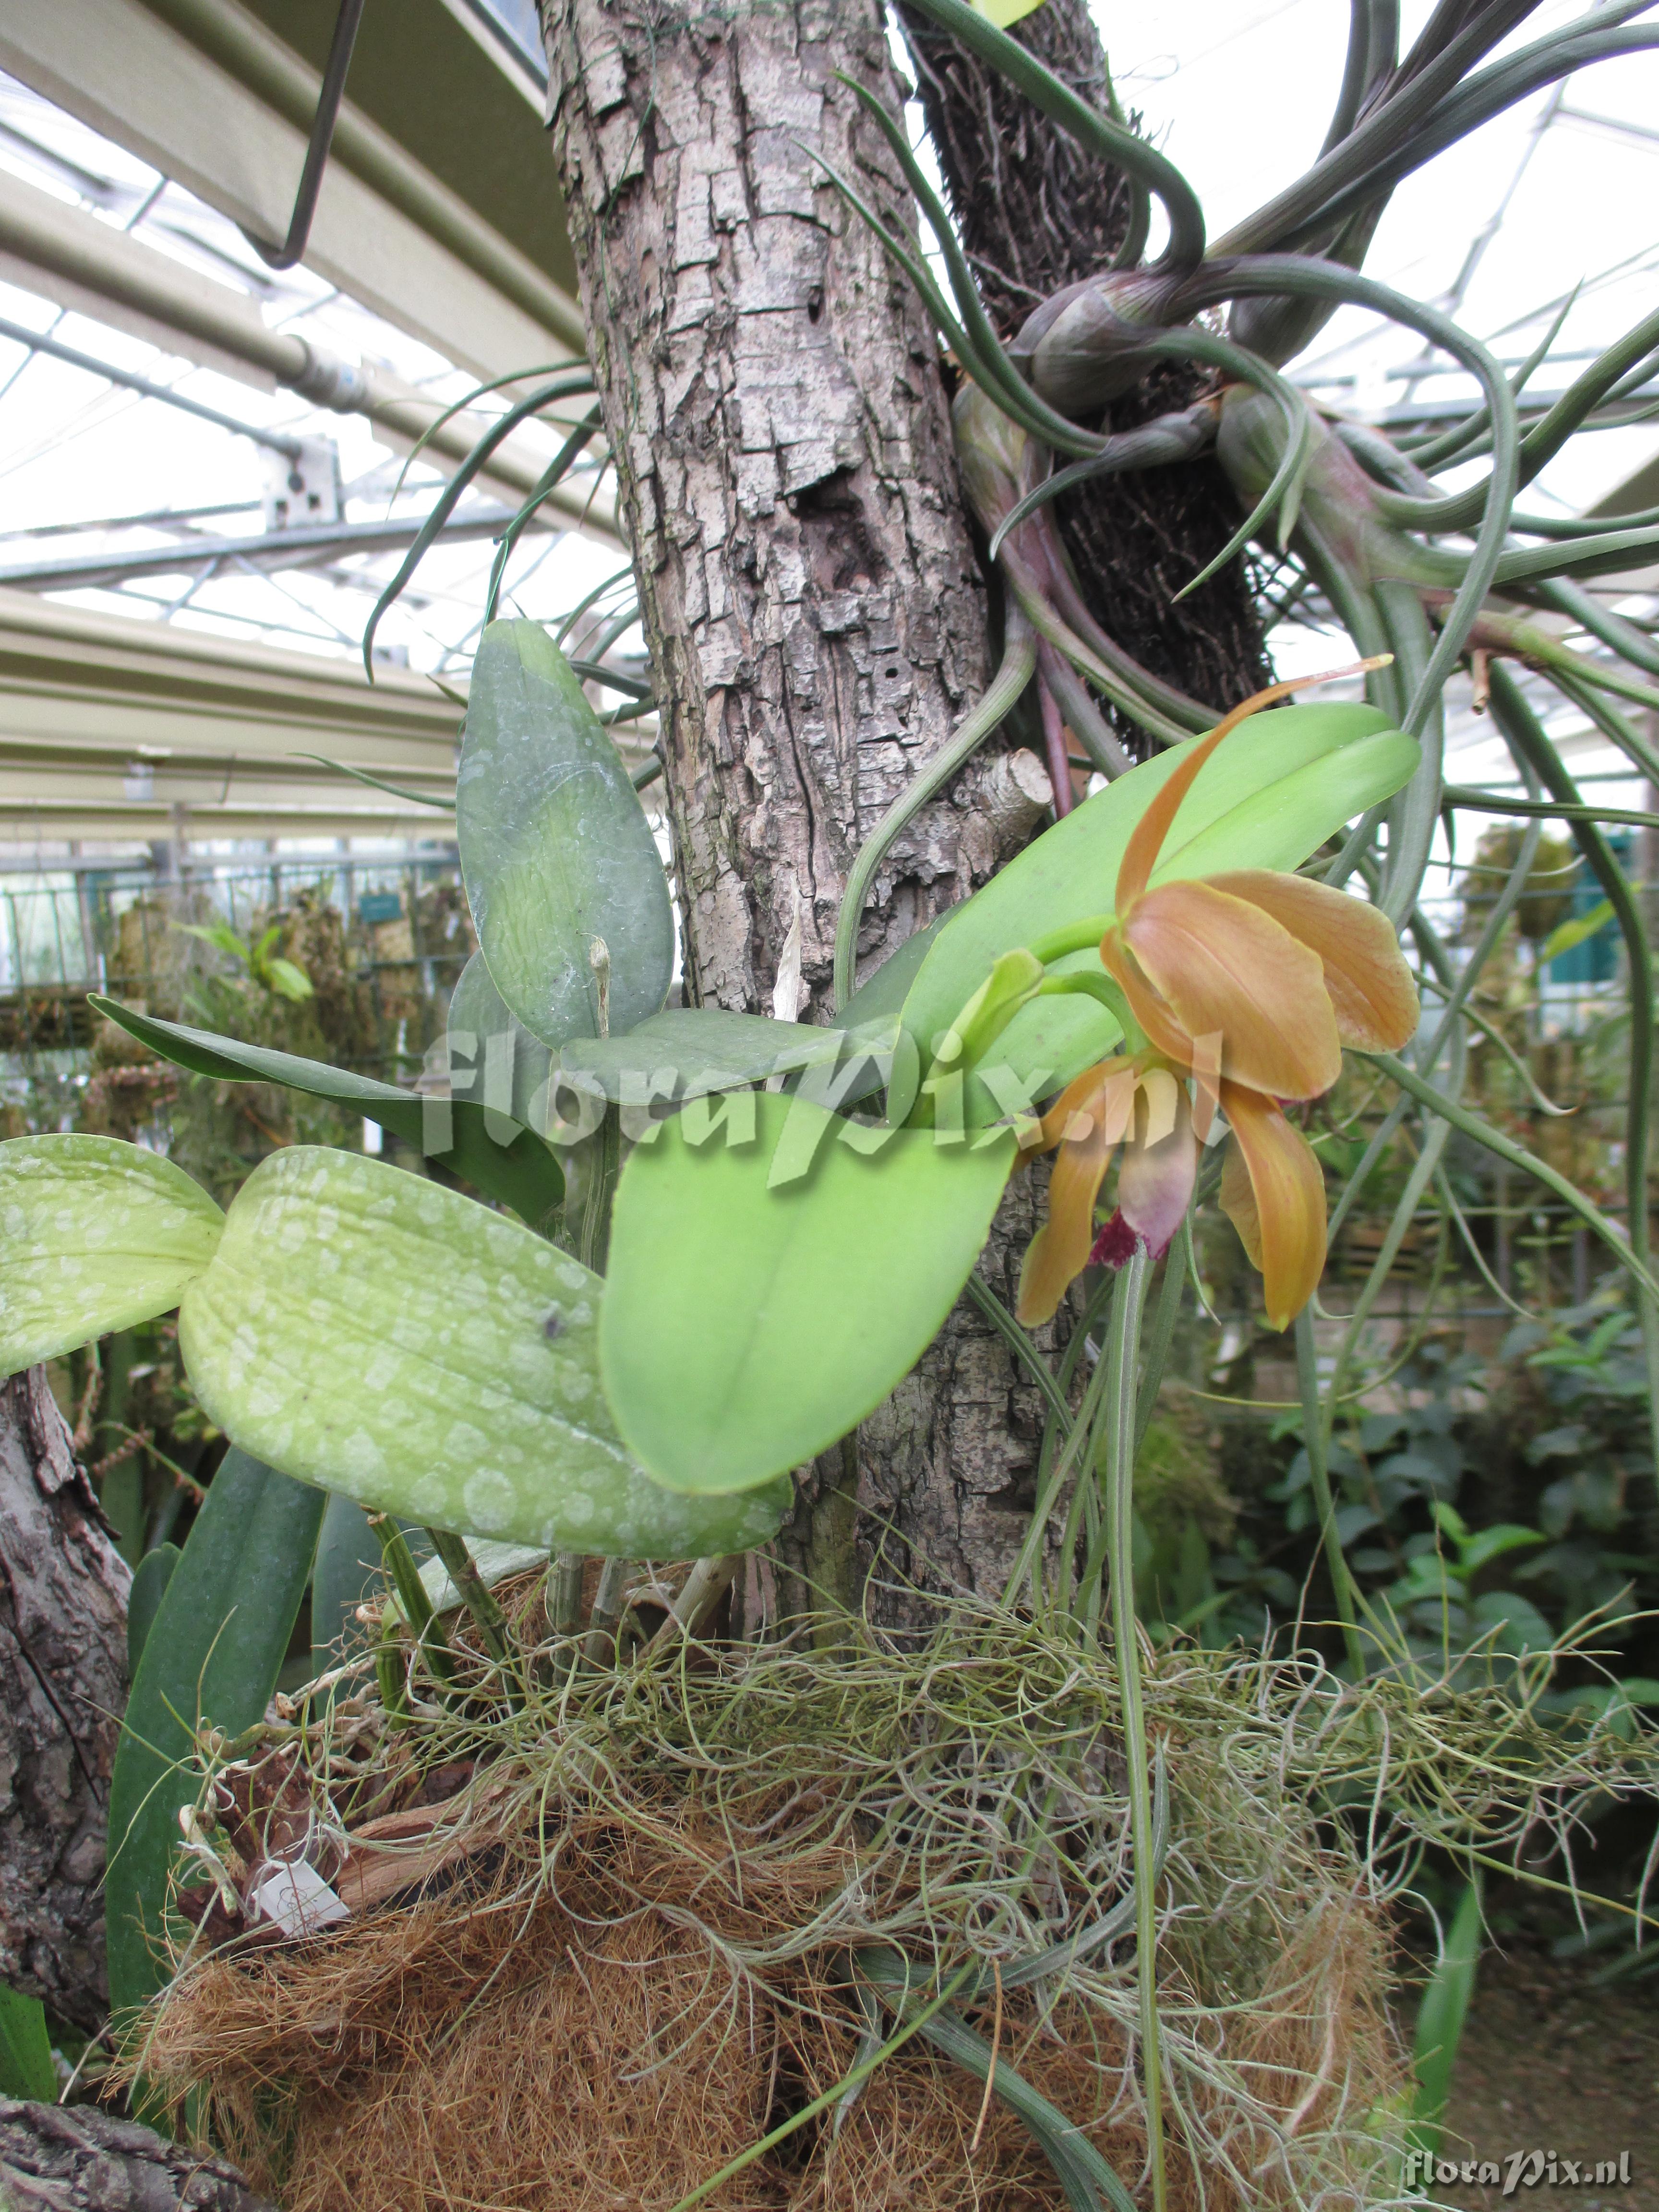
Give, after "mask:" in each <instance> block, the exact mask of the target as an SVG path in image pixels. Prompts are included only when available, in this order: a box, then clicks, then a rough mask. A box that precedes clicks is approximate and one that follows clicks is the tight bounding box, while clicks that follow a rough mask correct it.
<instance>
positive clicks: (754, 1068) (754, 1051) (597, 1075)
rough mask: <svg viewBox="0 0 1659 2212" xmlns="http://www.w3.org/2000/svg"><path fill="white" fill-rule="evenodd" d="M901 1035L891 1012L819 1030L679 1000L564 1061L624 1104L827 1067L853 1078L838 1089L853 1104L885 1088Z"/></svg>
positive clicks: (580, 1045) (589, 1042) (586, 1043)
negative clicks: (895, 1044)
mask: <svg viewBox="0 0 1659 2212" xmlns="http://www.w3.org/2000/svg"><path fill="white" fill-rule="evenodd" d="M897 1034H898V1023H897V1021H896V1019H895V1018H893V1017H892V1016H889V1017H888V1018H886V1019H884V1020H880V1021H873V1022H864V1023H860V1025H859V1026H858V1028H857V1029H856V1030H852V1029H848V1028H847V1027H845V1026H842V1027H840V1028H836V1029H815V1028H814V1027H813V1026H812V1025H811V1024H810V1023H807V1022H776V1021H769V1020H768V1019H767V1018H766V1017H765V1016H764V1015H763V1014H732V1013H727V1012H726V1011H725V1009H724V1008H723V1007H720V1006H671V1007H669V1008H668V1009H667V1010H666V1012H663V1013H660V1014H656V1015H653V1018H651V1020H649V1021H648V1022H641V1024H640V1025H639V1027H638V1028H637V1029H635V1030H629V1033H628V1035H627V1036H612V1037H606V1038H603V1039H601V1038H598V1037H584V1038H580V1039H576V1040H574V1041H573V1042H571V1043H569V1044H567V1045H566V1046H565V1047H564V1048H563V1049H562V1051H561V1053H560V1054H559V1065H560V1066H561V1067H562V1069H564V1070H565V1072H566V1073H568V1074H574V1075H580V1076H584V1077H590V1078H591V1079H592V1081H593V1082H594V1083H596V1084H597V1085H599V1088H600V1089H601V1090H603V1091H604V1092H605V1097H607V1098H611V1099H614V1100H619V1101H621V1102H622V1103H624V1104H628V1103H641V1104H643V1103H646V1102H647V1100H649V1099H651V1098H663V1099H668V1098H672V1099H678V1100H684V1099H686V1098H702V1097H708V1095H709V1094H710V1093H711V1092H714V1091H733V1090H737V1089H738V1088H739V1087H741V1086H743V1085H747V1084H750V1083H763V1082H764V1081H765V1080H766V1079H767V1078H768V1077H769V1076H772V1075H790V1074H797V1073H800V1072H801V1071H802V1070H804V1069H806V1068H821V1069H823V1070H824V1071H825V1072H826V1073H829V1072H831V1071H834V1072H836V1073H838V1074H841V1075H844V1076H846V1077H847V1078H848V1082H847V1084H846V1085H845V1086H844V1087H843V1085H842V1084H841V1083H840V1082H839V1081H838V1082H837V1083H836V1096H837V1097H838V1098H839V1099H840V1100H841V1103H842V1104H851V1103H854V1101H856V1100H857V1099H860V1098H865V1097H868V1096H869V1095H870V1093H871V1092H872V1091H878V1090H880V1089H881V1087H882V1085H883V1084H884V1081H885V1079H886V1070H887V1065H888V1062H889V1060H890V1058H891V1055H892V1048H893V1041H894V1039H895V1037H896V1036H897Z"/></svg>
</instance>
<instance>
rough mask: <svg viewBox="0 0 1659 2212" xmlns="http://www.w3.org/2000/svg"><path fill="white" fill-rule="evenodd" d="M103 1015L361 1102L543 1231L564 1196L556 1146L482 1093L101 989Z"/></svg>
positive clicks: (205, 1054)
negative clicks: (281, 1045)
mask: <svg viewBox="0 0 1659 2212" xmlns="http://www.w3.org/2000/svg"><path fill="white" fill-rule="evenodd" d="M88 1004H89V1005H91V1006H94V1007H95V1008H96V1010H97V1011H98V1012H100V1014H106V1015H107V1016H108V1018H109V1019H110V1020H111V1021H112V1022H114V1023H117V1024H118V1025H119V1026H120V1027H121V1028H122V1029H124V1030H126V1032H127V1034H128V1035H129V1036H136V1037H137V1039H138V1041H139V1042H140V1043H141V1044H147V1045H148V1046H149V1048H150V1050H151V1051H152V1052H158V1053H160V1054H161V1057H162V1059H163V1060H172V1061H173V1064H174V1065H175V1066H179V1067H187V1068H189V1069H190V1070H191V1073H194V1074H197V1075H211V1076H216V1077H217V1078H218V1079H219V1080H220V1081H221V1082H226V1083H278V1084H281V1085H283V1086H284V1087H285V1088H286V1089H288V1090H289V1091H304V1092H305V1093H306V1094H307V1096H308V1097H313V1098H333V1099H337V1100H338V1101H339V1103H341V1104H343V1105H347V1106H354V1107H356V1109H357V1110H358V1112H359V1113H361V1114H362V1115H363V1116H364V1118H365V1119H366V1120H368V1121H375V1122H378V1123H379V1124H380V1127H381V1128H383V1129H389V1130H390V1131H391V1132H392V1135H393V1136H394V1137H400V1138H401V1139H403V1141H404V1144H406V1145H413V1146H416V1148H417V1149H418V1150H419V1151H421V1152H423V1153H424V1154H426V1156H427V1157H428V1158H431V1159H435V1160H436V1161H437V1162H438V1163H439V1164H440V1165H441V1166H443V1167H446V1168H448V1169H449V1170H451V1172H452V1173H453V1174H455V1175H458V1176H463V1177H464V1178H465V1181H466V1182H470V1183H471V1184H473V1185H474V1186H475V1187H476V1188H477V1189H479V1190H481V1191H483V1194H484V1195H485V1196H486V1197H487V1198H494V1199H499V1200H501V1204H502V1205H503V1206H511V1207H512V1208H513V1212H515V1213H516V1214H518V1215H519V1216H520V1218H522V1219H523V1220H525V1221H527V1222H528V1223H529V1224H530V1225H531V1226H532V1228H533V1229H538V1228H541V1227H542V1226H543V1225H544V1224H545V1223H546V1222H547V1220H548V1219H549V1218H550V1216H551V1215H552V1214H553V1213H554V1212H556V1211H557V1209H558V1208H559V1207H560V1206H562V1205H563V1203H564V1170H562V1168H561V1167H560V1165H559V1163H558V1159H557V1158H556V1155H555V1153H554V1152H552V1151H551V1150H550V1147H549V1146H547V1145H545V1144H544V1142H543V1141H542V1139H541V1138H540V1137H538V1136H532V1135H531V1133H529V1131H528V1129H520V1130H518V1131H516V1132H515V1131H513V1130H512V1129H509V1128H507V1127H506V1124H505V1122H504V1121H501V1120H500V1119H499V1118H498V1117H497V1116H496V1115H494V1114H491V1115H489V1117H488V1119H486V1109H485V1108H484V1107H483V1105H482V1104H480V1103H477V1101H476V1100H464V1099H456V1100H454V1101H453V1102H451V1101H447V1100H441V1099H430V1100H428V1099H422V1098H417V1097H416V1096H415V1095H414V1093H413V1092H412V1091H400V1090H398V1086H397V1085H396V1084H393V1083H380V1082H378V1081H377V1080H376V1079H375V1078H374V1076H372V1075H356V1074H354V1073H352V1072H351V1071H350V1070H349V1068H343V1067H330V1066H326V1065H325V1063H324V1062H323V1061H321V1060H304V1059H301V1057H300V1056H299V1054H295V1053H291V1052H274V1051H272V1050H271V1049H270V1048H269V1047H268V1046H265V1045H258V1044H243V1043H241V1042H240V1041H239V1040H238V1039H237V1038H235V1037H228V1036H215V1034H214V1033H213V1031H212V1030H194V1029H191V1028H189V1027H188V1026H187V1025H186V1024H184V1023H183V1022H164V1021H161V1020H159V1019H158V1018H157V1017H156V1016H155V1015H154V1014H141V1013H139V1012H137V1010H136V1009H135V1008H133V1007H131V1006H121V1005H119V1004H118V1002H117V1001H116V1000H113V999H105V998H100V997H99V996H98V995H97V994H95V993H94V994H93V995H92V996H91V998H90V999H89V1000H88Z"/></svg>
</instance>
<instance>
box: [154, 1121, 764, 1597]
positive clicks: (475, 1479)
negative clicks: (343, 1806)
mask: <svg viewBox="0 0 1659 2212" xmlns="http://www.w3.org/2000/svg"><path fill="white" fill-rule="evenodd" d="M604 1294H605V1285H604V1283H603V1282H602V1281H601V1280H600V1279H599V1276H597V1275H595V1274H592V1273H590V1272H589V1270H588V1269H587V1268H586V1267H582V1266H581V1265H580V1262H579V1261H575V1260H574V1259H572V1258H571V1257H570V1255H568V1253H565V1252H562V1251H560V1250H558V1249H556V1247H555V1246H553V1245H551V1244H547V1243H543V1242H542V1240H541V1239H540V1238H539V1237H532V1235H531V1234H530V1233H529V1232H528V1231H526V1230H524V1229H521V1228H520V1227H519V1226H518V1225H517V1224H516V1223H514V1222H511V1221H508V1220H506V1219H505V1218H503V1217H502V1216H501V1215H500V1214H499V1213H492V1212H489V1209H488V1208H487V1207H485V1206H479V1205H477V1203H476V1202H475V1201H474V1200H471V1199H468V1198H463V1197H462V1196H461V1195H460V1194H459V1193H458V1192H455V1191H451V1190H445V1189H443V1188H441V1187H440V1186H439V1185H438V1184H436V1183H432V1182H425V1181H424V1180H423V1179H422V1178H421V1177H419V1176H410V1175H405V1174H404V1173H403V1172H402V1171H401V1170H398V1169H397V1168H392V1167H388V1166H386V1165H385V1164H383V1163H381V1162H380V1161H377V1160H369V1159H364V1158H362V1157H361V1156H360V1155H358V1154H356V1153H355V1152H328V1151H324V1150H322V1149H320V1148H316V1147H311V1146H289V1148H288V1149H287V1150H286V1151H284V1152H276V1153H273V1154H272V1155H271V1157H270V1158H269V1159H267V1160H265V1161H264V1162H263V1163H262V1164H260V1166H259V1167H258V1168H257V1169H256V1170H255V1171H254V1173H253V1174H252V1176H250V1177H249V1178H248V1181H247V1182H246V1184H244V1186H243V1188H242V1189H241V1191H240V1194H238V1196H237V1198H236V1200H235V1203H234V1205H233V1206H232V1207H231V1209H230V1212H229V1214H228V1218H227V1220H226V1224H225V1233H224V1236H223V1237H222V1240H221V1243H220V1246H219V1249H218V1251H217V1252H216V1254H215V1255H214V1263H213V1265H212V1267H210V1268H209V1270H208V1272H207V1273H206V1274H204V1276H203V1277H202V1278H201V1279H200V1280H199V1281H198V1282H196V1283H194V1284H192V1285H191V1289H190V1291H188V1292H187V1293H186V1296H185V1303H184V1306H183V1309H182V1310H181V1312H180V1314H179V1343H180V1346H181V1348H182V1350H183V1352H184V1355H185V1364H186V1366H187V1367H188V1369H189V1370H190V1377H191V1383H192V1384H193V1385H194V1387H195V1389H196V1392H197V1395H198V1397H199V1398H200V1400H201V1401H202V1403H203V1405H204V1407H206V1409H207V1411H208V1413H209V1414H210V1417H211V1418H212V1419H214V1420H215V1421H216V1422H217V1423H218V1424H219V1425H220V1427H221V1428H222V1429H223V1430H224V1431H225V1433H226V1434H227V1435H228V1436H230V1437H234V1438H235V1439H236V1441H237V1442H238V1443H240V1444H242V1445H243V1447H244V1449H247V1450H250V1451H257V1452H258V1454H259V1455H261V1456H262V1457H263V1458H265V1459H268V1460H270V1462H271V1463H272V1464H273V1465H275V1466H279V1467H283V1468H287V1469H288V1470H289V1472H290V1473H291V1474H295V1475H298V1476H301V1478H302V1479H304V1480H307V1481H308V1482H316V1483H320V1484H321V1485H323V1486H324V1487H325V1488H326V1489H329V1490H332V1491H338V1492H343V1493H344V1494H345V1496H347V1497H348V1498H356V1500H357V1502H358V1503H359V1504H363V1505H371V1506H378V1507H379V1508H380V1509H381V1510H383V1511H386V1512H392V1513H397V1514H399V1515H402V1516H404V1517H405V1518H407V1519H409V1520H411V1521H416V1522H420V1523H421V1524H422V1526H424V1527H429V1528H453V1529H459V1530H462V1531H465V1532H467V1533H469V1534H477V1535H480V1536H486V1537H495V1538H498V1539H504V1540H510V1541H514V1542H518V1543H524V1544H535V1545H537V1546H538V1547H540V1548H541V1549H542V1550H543V1551H554V1550H557V1551H568V1552H586V1553H605V1554H611V1555H619V1556H621V1557H623V1558H629V1559H643V1558H657V1559H663V1558H670V1559H685V1558H690V1557H694V1556H699V1555H702V1554H703V1553H717V1552H718V1553H724V1552H739V1551H744V1550H746V1549H748V1548H749V1547H751V1546H753V1545H755V1544H758V1543H763V1542H764V1541H765V1540H766V1538H767V1537H768V1536H769V1535H770V1534H772V1532H773V1530H774V1529H775V1528H776V1526H777V1524H778V1522H779V1519H780V1518H781V1515H782V1512H783V1510H784V1508H785V1506H786V1505H787V1502H788V1490H787V1485H784V1484H779V1485H775V1486H773V1488H772V1489H770V1490H769V1491H767V1492H763V1493H758V1494H757V1495H756V1496H754V1497H751V1498H738V1499H732V1500H730V1501H726V1500H722V1501H720V1503H718V1504H710V1503H706V1502H704V1501H702V1500H701V1499H698V1500H692V1499H688V1498H679V1497H675V1496H672V1495H671V1494H670V1493H669V1492H667V1491H665V1490H663V1489H662V1488H660V1487H659V1486H658V1485H657V1484H656V1483H655V1482H653V1481H652V1480H650V1479H649V1478H648V1477H647V1475H646V1474H644V1473H643V1472H642V1471H641V1468H639V1467H638V1466H636V1465H635V1462H634V1461H633V1460H632V1459H631V1458H630V1457H629V1452H628V1450H627V1448H626V1447H625V1446H624V1444H623V1442H622V1440H621V1438H620V1437H619V1436H618V1435H617V1428H616V1425H615V1423H614V1421H613V1419H612V1418H611V1411H610V1408H609V1407H607V1405H606V1403H605V1393H604V1392H603V1390H602V1389H600V1387H599V1351H598V1333H599V1309H600V1305H601V1303H602V1299H603V1297H604Z"/></svg>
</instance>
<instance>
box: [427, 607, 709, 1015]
mask: <svg viewBox="0 0 1659 2212" xmlns="http://www.w3.org/2000/svg"><path fill="white" fill-rule="evenodd" d="M455 827H456V835H457V836H458V838H459V842H460V851H461V873H462V875H463V877H464V878H465V883H466V895H467V897H468V899H469V901H470V902H471V908H472V919H473V921H474V924H475V925H476V927H477V932H478V943H479V945H480V946H481V947H482V948H483V956H484V958H485V959H486V960H487V961H488V962H489V973H490V975H491V977H492V978H493V979H494V981H495V987H496V989H497V990H498V991H499V992H500V993H501V997H502V998H503V999H504V1000H506V1002H507V1005H508V1006H510V1007H511V1008H512V1010H513V1012H514V1013H515V1014H516V1015H517V1016H518V1018H519V1019H520V1021H521V1022H522V1023H523V1024H524V1025H525V1027H526V1029H527V1030H530V1031H531V1033H532V1035H533V1036H538V1037H540V1038H541V1039H542V1041H543V1042H544V1043H545V1044H550V1045H560V1044H562V1043H563V1042H565V1040H566V1039H567V1038H568V1037H573V1036H598V1035H599V1030H600V1028H601V1024H600V1021H599V983H598V980H597V978H596V977H595V975H594V972H593V969H592V964H591V963H590V960H589V950H590V947H591V946H592V941H593V939H595V938H596V937H599V938H603V939H604V940H605V946H606V949H607V950H608V951H609V953H610V955H611V1000H610V1028H611V1031H612V1033H613V1034H617V1033H620V1032H621V1031H623V1030H630V1029H632V1028H634V1027H635V1025H636V1024H638V1023H640V1022H642V1021H645V1020H647V1018H649V1017H650V1016H651V1015H653V1014H654V1013H656V1012H658V1011H659V1008H660V1007H661V1006H662V1002H663V1000H664V999H665V998H666V996H667V995H668V986H669V982H670V981H671V978H672V975H673V970H674V919H673V912H672V908H671V904H670V902H669V896H668V884H667V880H666V878H665V876H664V873H663V866H662V861H661V860H660V858H659V855H658V852H657V844H656V840H655V838H654V837H653V836H652V834H651V827H650V824H649V823H647V820H646V818H645V811H644V809H643V808H642V807H641V805H640V801H639V795H638V793H636V792H635V789H634V787H633V785H632V783H631V782H630V781H629V775H628V771H627V769H625V768H624V767H623V763H622V760H621V757H620V756H619V755H618V753H617V749H616V747H615V746H614V745H613V744H611V740H610V738H608V737H607V736H606V735H605V730H604V728H603V727H602V726H601V725H600V722H599V717H598V715H597V714H595V713H594V711H593V708H592V706H591V705H590V704H589V702H588V701H587V698H586V695H585V694H584V692H583V690H582V687H581V684H580V681H579V680H578V678H577V677H576V675H575V674H574V671H573V670H572V669H571V667H570V665H569V663H568V661H567V660H566V659H565V658H564V655H563V654H562V653H561V652H560V651H559V649H558V647H556V645H555V644H554V643H553V641H552V640H551V639H550V637H549V636H548V635H547V633H546V632H545V631H544V629H542V628H541V626H540V624H539V623H532V622H495V623H490V624H489V627H488V629H486V630H485V631H484V634H483V639H482V641H481V642H480V644H479V647H478V651H477V657H476V659H474V661H473V664H472V684H471V691H470V693H469V696H468V702H467V710H466V726H465V732H464V734H463V737H462V740H461V757H460V762H459V768H458V769H457V772H456V783H455Z"/></svg>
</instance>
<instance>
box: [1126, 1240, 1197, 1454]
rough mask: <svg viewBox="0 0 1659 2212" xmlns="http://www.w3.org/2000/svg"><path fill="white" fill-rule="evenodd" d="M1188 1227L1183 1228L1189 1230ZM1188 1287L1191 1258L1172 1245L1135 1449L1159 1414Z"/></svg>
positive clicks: (1148, 1359)
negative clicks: (1165, 1374)
mask: <svg viewBox="0 0 1659 2212" xmlns="http://www.w3.org/2000/svg"><path fill="white" fill-rule="evenodd" d="M1185 1227H1186V1223H1185V1222H1183V1223H1182V1228H1183V1229H1184V1228H1185ZM1186 1287H1187V1255H1186V1247H1185V1243H1184V1242H1181V1241H1178V1242H1177V1243H1173V1244H1171V1245H1170V1249H1169V1252H1168V1254H1167V1255H1166V1256H1165V1259H1164V1279H1163V1281H1162V1282H1161V1283H1160V1284H1159V1285H1158V1304H1157V1306H1156V1307H1155V1308H1154V1309H1153V1313H1152V1336H1151V1338H1150V1340H1148V1342H1147V1346H1146V1365H1145V1367H1144V1368H1143V1370H1142V1371H1141V1377H1140V1395H1139V1406H1138V1409H1137V1412H1136V1414H1135V1449H1136V1451H1137V1452H1139V1449H1140V1447H1141V1446H1142V1444H1143V1443H1146V1431H1147V1430H1148V1429H1149V1428H1150V1427H1151V1426H1152V1416H1153V1414H1154V1413H1156V1412H1157V1411H1158V1391H1159V1389H1160V1388H1161V1387H1162V1385H1163V1382H1164V1366H1165V1364H1166V1363H1167V1362H1168V1359H1169V1357H1170V1345H1171V1343H1172V1342H1173V1341H1174V1340H1175V1333H1176V1322H1177V1321H1179V1320H1180V1318H1181V1299H1182V1292H1183V1291H1185V1290H1186Z"/></svg>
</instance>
